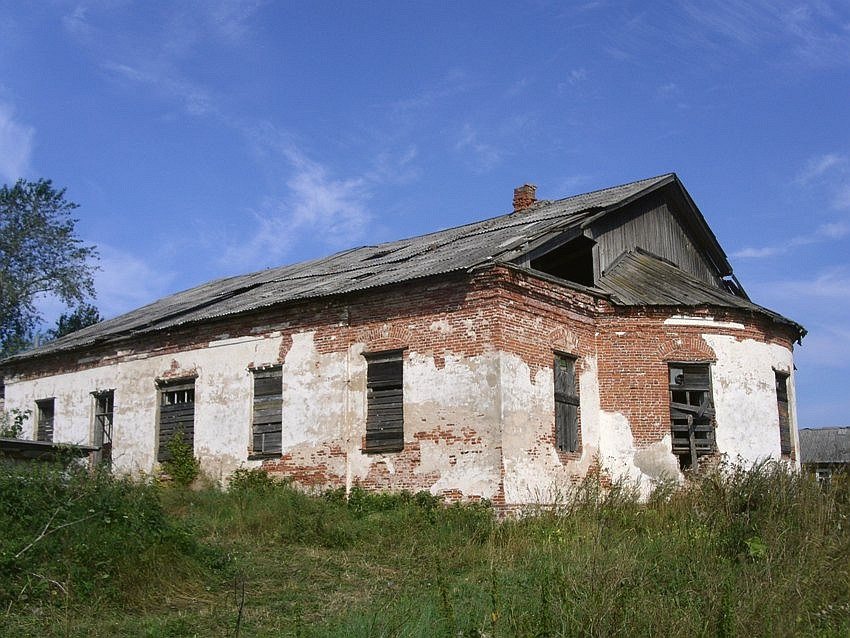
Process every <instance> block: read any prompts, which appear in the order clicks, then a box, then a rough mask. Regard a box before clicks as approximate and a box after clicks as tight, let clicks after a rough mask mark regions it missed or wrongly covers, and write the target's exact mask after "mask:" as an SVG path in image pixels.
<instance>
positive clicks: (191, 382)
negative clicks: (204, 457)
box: [156, 377, 195, 463]
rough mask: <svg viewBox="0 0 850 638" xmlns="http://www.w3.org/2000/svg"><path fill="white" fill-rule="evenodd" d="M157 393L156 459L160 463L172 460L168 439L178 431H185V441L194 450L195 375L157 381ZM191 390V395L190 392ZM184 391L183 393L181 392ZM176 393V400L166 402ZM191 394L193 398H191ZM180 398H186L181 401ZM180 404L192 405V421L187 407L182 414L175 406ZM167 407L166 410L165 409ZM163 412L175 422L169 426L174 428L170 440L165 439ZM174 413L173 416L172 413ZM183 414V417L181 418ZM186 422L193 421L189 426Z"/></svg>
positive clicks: (169, 419) (170, 420)
mask: <svg viewBox="0 0 850 638" xmlns="http://www.w3.org/2000/svg"><path fill="white" fill-rule="evenodd" d="M156 388H157V393H156V399H157V400H156V405H157V410H156V460H157V462H159V463H162V462H163V461H169V460H171V452H170V451H169V450H168V441H170V440H171V437H172V436H174V434H176V432H177V431H178V430H179V431H182V432H183V442H184V443H186V444H189V445H191V446H192V450H193V452H194V449H195V377H189V378H183V379H174V380H169V381H157V384H156ZM190 392H191V395H190V394H189V393H190ZM181 393H183V394H181ZM171 394H174V397H173V400H174V401H175V402H169V403H166V400H167V397H168V395H171ZM190 396H191V400H189V398H190ZM180 399H185V400H183V401H181V400H180ZM179 405H191V406H192V410H191V416H192V418H191V422H190V421H189V420H188V419H187V418H186V408H183V411H184V414H183V415H180V414H179V413H180V411H181V409H180V408H177V407H175V406H179ZM163 408H165V410H163ZM163 412H164V413H165V414H167V415H169V417H168V421H169V422H173V423H174V426H169V429H173V431H172V433H171V436H169V437H168V440H165V441H163ZM172 414H173V415H174V416H173V417H172V416H171V415H172ZM181 416H182V418H181ZM186 423H191V425H190V426H189V427H188V428H187V427H185V424H186ZM187 430H189V437H188V440H187V436H186V434H187Z"/></svg>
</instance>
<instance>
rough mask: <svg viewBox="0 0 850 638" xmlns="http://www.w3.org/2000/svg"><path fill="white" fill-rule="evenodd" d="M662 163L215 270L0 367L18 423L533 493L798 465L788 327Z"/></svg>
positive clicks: (153, 448)
mask: <svg viewBox="0 0 850 638" xmlns="http://www.w3.org/2000/svg"><path fill="white" fill-rule="evenodd" d="M803 335H804V330H803V328H802V327H801V326H800V325H798V324H796V323H794V322H793V321H791V320H789V319H786V318H784V317H782V316H780V315H778V314H776V313H774V312H771V311H770V310H767V309H766V308H763V307H761V306H758V305H756V304H754V303H752V302H751V301H750V300H749V299H748V297H747V295H746V293H745V292H744V290H743V288H742V287H741V285H740V284H739V283H738V281H737V280H736V279H735V277H734V275H733V274H732V268H731V266H730V265H729V262H728V260H727V257H726V255H725V254H724V252H723V250H722V248H721V247H720V245H719V244H718V242H717V239H716V238H715V236H714V234H713V233H712V231H711V230H710V229H709V227H708V225H707V224H706V222H705V219H704V218H703V216H702V214H701V213H700V211H699V209H698V208H697V207H696V205H695V204H694V202H693V201H692V199H691V197H690V196H689V195H688V193H687V191H686V190H685V189H684V187H683V186H682V184H681V182H680V181H679V179H678V177H677V176H676V175H674V174H667V175H662V176H659V177H654V178H650V179H645V180H641V181H637V182H632V183H629V184H624V185H622V186H617V187H613V188H607V189H604V190H600V191H595V192H592V193H587V194H584V195H578V196H573V197H568V198H566V199H561V200H557V201H537V200H535V193H534V187H533V186H529V185H526V186H524V187H521V188H519V189H517V190H516V192H515V197H514V210H513V211H512V212H511V213H509V214H505V215H502V216H500V217H495V218H492V219H487V220H485V221H482V222H478V223H474V224H469V225H466V226H460V227H458V228H451V229H449V230H443V231H439V232H435V233H432V234H429V235H424V236H421V237H414V238H411V239H405V240H400V241H395V242H391V243H387V244H381V245H379V246H365V247H361V248H356V249H352V250H348V251H344V252H341V253H338V254H336V255H332V256H330V257H327V258H324V259H318V260H315V261H310V262H305V263H299V264H294V265H291V266H285V267H282V268H276V269H271V270H265V271H262V272H257V273H254V274H250V275H244V276H238V277H231V278H227V279H222V280H219V281H214V282H211V283H208V284H204V285H202V286H198V287H196V288H193V289H191V290H187V291H185V292H181V293H178V294H175V295H172V296H170V297H167V298H165V299H161V300H159V301H156V302H154V303H152V304H150V305H148V306H145V307H143V308H140V309H138V310H135V311H133V312H130V313H127V314H125V315H123V316H120V317H117V318H115V319H110V320H107V321H104V322H102V323H100V324H97V325H95V326H91V327H89V328H85V329H83V330H80V331H79V332H76V333H74V334H71V335H68V336H66V337H64V338H62V339H59V340H57V341H54V342H52V343H49V344H46V345H44V346H42V347H40V348H37V349H35V350H31V351H29V352H26V353H23V354H20V355H17V356H15V357H12V358H10V359H6V360H5V361H3V362H2V364H0V365H2V368H0V370H1V371H0V376H2V377H3V378H4V380H5V381H4V385H5V400H6V408H7V409H12V408H20V409H31V410H33V412H34V417H33V419H32V422H31V423H30V426H31V430H32V431H31V432H30V433H29V434H30V436H31V437H32V438H37V439H42V440H44V439H47V440H50V439H53V440H57V441H67V442H71V443H84V444H91V445H94V446H98V447H100V448H101V453H100V454H101V456H102V457H103V458H104V460H107V461H109V462H111V463H112V465H113V467H114V468H115V469H116V470H117V471H126V472H137V471H144V472H153V471H155V470H156V468H157V463H158V461H160V460H162V459H164V458H165V457H166V456H167V454H168V449H167V443H168V441H169V440H170V438H171V437H172V436H173V435H174V433H175V432H176V431H182V433H183V435H184V437H185V440H186V441H187V442H189V443H191V444H192V446H193V448H194V451H195V454H196V455H197V456H198V457H199V458H200V460H201V464H202V468H203V469H204V470H205V471H206V472H207V473H209V474H211V475H213V476H217V477H222V478H224V477H226V476H227V475H228V474H229V473H230V472H231V471H233V470H234V469H235V468H238V467H240V466H251V465H262V466H263V467H265V468H267V469H268V471H270V472H273V473H279V474H282V475H287V476H291V477H293V478H294V479H295V480H296V481H297V482H298V483H300V484H303V485H309V486H316V487H336V486H351V485H352V484H355V483H359V484H361V485H363V486H365V487H367V488H375V489H409V490H430V491H431V492H432V493H434V494H439V495H443V496H445V497H446V498H449V499H456V498H457V499H477V498H487V499H492V500H493V501H494V502H495V503H497V504H499V505H502V506H510V505H513V504H521V503H528V502H532V501H546V500H549V499H551V498H554V497H555V495H557V494H559V493H560V492H561V491H562V490H563V489H564V488H565V487H567V486H568V485H569V484H570V483H571V482H574V481H576V480H577V479H580V478H581V477H583V476H585V475H586V474H587V473H588V472H589V471H596V470H597V469H601V471H603V472H606V473H608V475H610V476H611V477H612V478H616V477H627V478H630V479H633V480H635V481H638V482H639V483H641V484H642V485H644V486H647V485H649V484H651V482H652V480H654V479H657V478H660V477H665V476H666V477H671V476H672V477H675V476H681V474H680V472H681V469H682V468H690V467H692V466H695V465H697V463H698V461H699V460H700V459H702V458H703V457H706V458H716V457H718V456H720V455H728V456H729V457H730V458H733V459H734V458H738V457H740V458H741V459H743V460H745V461H746V460H749V461H753V460H756V459H760V458H764V457H772V458H776V459H780V458H787V459H789V462H792V463H797V462H798V461H797V460H796V459H797V449H798V441H797V435H796V432H797V428H796V418H795V409H794V365H793V359H792V350H793V344H794V342H796V341H799V340H800V339H801V338H802V336H803Z"/></svg>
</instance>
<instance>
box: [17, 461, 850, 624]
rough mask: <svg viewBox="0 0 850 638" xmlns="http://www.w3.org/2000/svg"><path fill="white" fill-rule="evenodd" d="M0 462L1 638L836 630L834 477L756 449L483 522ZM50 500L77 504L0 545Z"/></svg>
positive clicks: (433, 503) (424, 502)
mask: <svg viewBox="0 0 850 638" xmlns="http://www.w3.org/2000/svg"><path fill="white" fill-rule="evenodd" d="M4 472H5V473H4V474H3V476H2V479H0V507H2V510H0V524H2V525H3V528H2V529H3V530H4V531H3V538H2V541H0V542H2V545H0V547H2V552H3V553H2V556H3V563H2V566H3V572H2V582H0V592H2V593H0V595H2V596H3V598H2V600H3V601H5V602H4V603H3V604H4V609H3V610H2V611H0V614H5V615H3V616H0V627H2V628H3V629H0V634H2V635H4V636H64V635H74V636H76V635H80V636H83V635H85V636H91V637H97V636H155V637H159V636H195V635H209V636H235V635H237V632H238V635H239V636H243V637H247V636H354V637H356V636H363V637H366V636H368V637H373V636H388V637H389V636H400V637H401V636H403V637H415V636H416V637H418V636H422V637H426V636H427V637H429V638H430V637H432V636H452V637H456V636H489V637H493V638H495V637H497V636H505V637H507V636H573V635H589V636H610V635H685V634H695V635H700V636H704V635H710V636H750V635H754V636H768V635H770V636H791V635H794V636H798V635H802V636H847V635H850V602H848V601H850V560H848V557H850V530H848V525H850V520H848V514H850V486H848V482H847V481H846V479H845V480H843V481H841V480H839V481H834V482H833V483H832V485H831V486H830V488H829V489H828V490H823V489H821V488H820V487H819V486H818V485H817V484H815V483H814V482H812V481H811V480H810V479H809V478H808V477H805V476H801V475H798V474H795V473H788V472H787V471H786V470H784V469H783V468H782V467H781V466H779V465H775V464H763V465H761V466H758V467H756V468H751V469H743V468H718V469H717V470H714V471H712V472H710V473H708V474H706V475H704V476H701V477H700V478H698V479H696V480H694V481H692V482H690V483H689V484H688V485H687V486H686V487H685V488H677V487H674V486H671V485H660V486H658V488H657V489H656V491H655V493H654V494H653V495H652V496H651V497H650V499H649V501H648V502H646V503H641V502H639V500H638V498H637V495H636V493H635V491H634V490H633V489H632V488H631V487H630V486H628V485H625V484H617V485H615V486H613V488H609V489H603V487H602V486H601V485H599V483H598V482H597V481H596V480H594V479H588V480H587V481H585V482H584V483H582V484H581V485H578V486H576V487H575V489H574V490H573V491H572V492H571V493H570V494H566V495H564V499H563V503H562V505H560V506H559V507H557V508H553V509H549V510H541V511H538V512H535V513H534V514H533V515H529V516H526V517H524V518H520V519H514V520H508V521H505V522H502V523H496V522H495V519H494V516H493V511H492V510H491V508H490V507H489V506H488V505H487V504H476V505H465V506H452V507H444V506H443V505H442V504H441V503H440V502H439V501H438V500H436V499H435V498H433V497H431V496H429V495H427V494H418V495H412V494H406V493H403V494H369V493H366V492H364V491H363V490H360V489H357V488H356V489H355V490H353V491H352V493H351V494H350V496H349V498H348V499H346V498H345V495H344V494H343V493H341V492H339V491H335V492H329V493H326V494H323V495H312V496H311V495H307V494H304V493H302V492H300V491H298V490H296V489H293V487H292V486H290V485H288V484H285V483H281V482H275V481H271V480H269V479H267V478H266V477H265V475H262V474H260V473H257V472H254V471H247V470H246V471H243V472H241V473H239V474H238V475H237V476H236V477H235V480H234V481H232V482H231V488H230V489H229V490H228V491H220V490H216V489H205V490H201V491H196V492H192V491H187V490H180V489H173V488H170V489H162V488H157V487H155V486H152V485H146V484H139V483H133V482H130V481H125V480H121V479H115V478H112V477H109V476H108V475H95V476H94V477H91V478H88V479H86V478H85V477H84V476H83V475H79V474H76V473H75V474H73V475H71V476H69V477H64V476H61V474H60V475H59V476H58V477H57V476H55V475H45V476H41V475H40V474H39V473H38V472H36V471H34V470H27V474H26V475H27V476H28V477H29V478H27V479H26V480H24V479H22V478H14V477H13V474H14V473H13V472H11V471H10V470H4ZM39 482H44V483H45V485H44V487H45V489H42V487H41V486H39ZM7 489H8V492H7ZM11 494H15V495H14V496H13V495H11ZM33 499H34V500H33ZM65 504H67V506H66V505H65ZM60 506H61V508H60ZM57 510H61V511H60V514H57V515H56V517H55V518H54V522H53V523H51V525H53V526H54V527H55V526H56V525H58V524H62V522H67V521H72V520H77V519H79V518H84V517H86V516H87V514H95V515H94V516H92V517H91V518H87V519H86V520H85V521H81V522H80V523H75V524H73V525H69V526H67V527H65V528H62V529H58V530H57V531H56V532H55V533H51V534H48V535H47V536H45V537H44V538H43V539H42V540H40V541H38V542H37V543H35V544H34V545H33V546H32V548H31V549H29V550H27V551H26V552H24V553H23V555H22V556H20V557H19V558H17V559H15V558H14V556H15V555H16V554H17V553H18V552H20V551H21V549H23V548H24V547H26V545H27V544H28V543H30V542H32V540H33V539H34V538H37V537H38V535H39V533H40V532H41V531H42V529H44V526H45V524H46V522H47V520H48V519H49V517H50V516H52V515H53V513H54V512H56V511H57ZM90 510H94V511H93V512H92V511H90ZM125 517H126V518H125ZM107 518H108V519H109V522H107V520H106V519H107ZM119 519H120V521H119ZM60 521H62V522H60ZM113 525H115V526H114V527H113ZM7 529H8V530H9V531H8V532H7V531H5V530H7ZM119 548H123V549H122V550H120V551H119ZM105 556H106V557H110V558H108V559H105V558H104V557H105ZM33 574H39V575H38V576H34V575H33ZM51 580H53V581H56V583H57V584H52V583H51V582H50V581H51ZM102 581H103V582H102ZM59 584H61V585H62V586H63V587H65V589H63V588H62V587H59ZM68 584H70V587H66V585H68ZM24 585H27V589H26V591H25V592H24V595H21V590H22V589H24ZM66 590H67V591H66ZM54 592H58V593H54Z"/></svg>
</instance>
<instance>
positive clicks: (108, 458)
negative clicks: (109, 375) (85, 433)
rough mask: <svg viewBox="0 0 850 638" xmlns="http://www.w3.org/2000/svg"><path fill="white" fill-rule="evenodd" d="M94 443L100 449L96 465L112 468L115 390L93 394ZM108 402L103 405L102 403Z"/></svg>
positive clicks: (97, 453) (95, 455)
mask: <svg viewBox="0 0 850 638" xmlns="http://www.w3.org/2000/svg"><path fill="white" fill-rule="evenodd" d="M91 394H92V400H93V404H94V405H93V410H92V421H93V431H92V443H93V444H94V446H95V447H97V448H99V449H98V451H97V452H95V454H94V462H95V463H104V464H105V465H107V466H112V441H113V436H114V433H115V390H114V389H109V390H97V391H95V392H92V393H91ZM104 400H105V401H107V403H106V405H102V404H101V401H104Z"/></svg>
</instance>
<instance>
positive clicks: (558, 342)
mask: <svg viewBox="0 0 850 638" xmlns="http://www.w3.org/2000/svg"><path fill="white" fill-rule="evenodd" d="M548 343H549V345H550V346H552V348H553V349H554V350H558V351H560V352H565V353H568V354H571V355H574V356H576V357H579V356H581V354H582V352H581V349H580V348H579V341H578V335H576V334H575V333H574V332H573V331H572V330H567V329H566V328H555V329H554V330H553V331H552V332H550V333H549V335H548Z"/></svg>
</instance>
